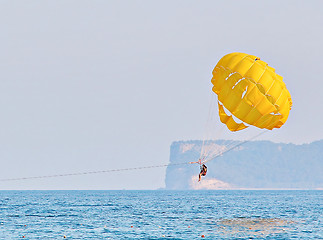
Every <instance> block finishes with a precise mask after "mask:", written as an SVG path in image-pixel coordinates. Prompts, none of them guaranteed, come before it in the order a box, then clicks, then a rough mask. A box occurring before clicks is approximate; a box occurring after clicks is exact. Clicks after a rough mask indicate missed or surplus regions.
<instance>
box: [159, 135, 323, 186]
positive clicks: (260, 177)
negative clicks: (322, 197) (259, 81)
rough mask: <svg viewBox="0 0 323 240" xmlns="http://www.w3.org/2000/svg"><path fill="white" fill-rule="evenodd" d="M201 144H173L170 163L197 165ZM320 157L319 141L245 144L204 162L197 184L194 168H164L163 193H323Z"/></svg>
mask: <svg viewBox="0 0 323 240" xmlns="http://www.w3.org/2000/svg"><path fill="white" fill-rule="evenodd" d="M202 144H203V143H202V141H177V142H173V143H172V145H171V148H170V163H171V164H174V163H182V162H191V161H197V159H198V158H199V156H200V152H201V148H202ZM209 144H210V147H212V148H218V149H229V147H228V145H229V144H230V145H229V146H232V144H239V142H232V141H224V140H219V141H213V142H210V143H209ZM211 145H212V146H211ZM204 147H205V146H204ZM322 155H323V140H320V141H316V142H313V143H310V144H303V145H295V144H283V143H273V142H270V141H253V142H248V143H245V144H243V145H241V146H239V147H237V148H235V149H233V150H231V151H228V152H226V153H224V154H223V155H222V156H219V157H217V158H215V159H214V160H212V161H210V162H208V163H207V164H206V165H207V167H208V173H207V176H206V177H204V178H203V179H202V181H201V182H198V181H197V180H198V173H199V165H198V164H183V165H173V166H172V165H170V166H168V168H167V170H166V180H165V181H166V189H323V157H322Z"/></svg>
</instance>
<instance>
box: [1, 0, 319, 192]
mask: <svg viewBox="0 0 323 240" xmlns="http://www.w3.org/2000/svg"><path fill="white" fill-rule="evenodd" d="M322 9H323V1H319V0H318V1H305V0H304V1H295V0H292V1H280V0H277V1H195V0H194V1H187V0H185V1H184V0H183V1H174V0H171V1H148V0H147V1H135V0H131V1H103V0H102V1H82V0H77V1H43V0H40V1H1V2H0V29H1V38H0V48H1V55H0V68H1V71H0V76H1V81H0V84H1V85H0V110H1V118H0V125H1V128H2V129H1V131H0V142H1V145H0V148H1V149H0V154H1V156H0V159H1V168H0V176H1V179H3V178H15V177H27V176H41V175H51V174H60V173H62V174H64V173H73V172H84V171H95V170H105V169H118V168H127V167H138V166H150V165H160V164H167V163H168V161H169V147H170V145H171V143H172V142H173V141H176V140H190V139H194V140H195V139H196V140H198V139H202V138H203V134H204V127H205V123H206V119H207V114H208V111H209V103H210V98H211V96H212V94H211V87H212V86H211V82H210V79H211V76H212V74H211V73H212V70H213V68H214V66H215V65H216V63H217V61H218V60H219V59H220V58H221V57H222V56H223V55H225V54H227V53H231V52H236V51H237V52H245V53H249V54H254V55H257V56H259V57H260V58H261V59H262V60H264V61H266V62H268V63H269V64H270V65H271V66H272V67H274V68H276V72H277V73H278V74H280V75H282V76H283V77H284V81H285V83H286V85H287V88H288V89H289V91H290V93H291V96H292V99H293V109H292V110H291V112H290V116H289V119H288V120H287V122H286V124H285V125H284V126H283V127H282V128H281V129H278V130H275V131H273V132H270V133H266V134H265V135H263V136H262V137H260V139H268V140H271V141H275V142H286V143H289V142H292V143H297V144H302V143H308V142H312V141H315V140H318V139H322V137H323V130H322V119H323V113H322V110H323V108H322V102H323V101H322V93H321V88H323V80H322V79H321V78H322V69H323V64H322V63H323V61H322V56H323V14H322ZM245 136H246V135H245ZM245 136H244V137H245ZM247 136H248V135H247ZM222 137H223V138H229V137H228V136H227V135H226V132H224V133H223V136H222ZM241 139H242V138H241ZM197 171H198V169H197ZM164 175H165V168H160V169H159V168H157V169H151V170H149V171H148V170H145V171H142V170H141V171H131V172H119V173H110V174H97V175H88V176H76V177H63V178H55V179H43V180H28V181H27V180H26V181H19V182H0V189H156V188H159V187H163V186H164Z"/></svg>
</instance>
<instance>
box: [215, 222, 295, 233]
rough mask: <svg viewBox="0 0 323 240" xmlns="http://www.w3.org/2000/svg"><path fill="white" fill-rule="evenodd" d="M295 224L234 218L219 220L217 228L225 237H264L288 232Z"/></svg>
mask: <svg viewBox="0 0 323 240" xmlns="http://www.w3.org/2000/svg"><path fill="white" fill-rule="evenodd" d="M295 224H296V222H294V221H291V220H283V219H278V218H269V219H264V218H234V219H221V220H219V221H218V222H217V228H218V232H219V233H220V234H223V235H247V236H254V237H263V236H268V235H272V234H278V233H285V232H288V231H290V230H291V228H292V227H294V226H295Z"/></svg>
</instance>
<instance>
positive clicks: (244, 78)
mask: <svg viewBox="0 0 323 240" xmlns="http://www.w3.org/2000/svg"><path fill="white" fill-rule="evenodd" d="M244 79H245V78H240V79H239V81H237V82H236V83H235V84H234V85H233V86H232V89H234V88H235V87H236V86H237V85H238V84H239V82H241V81H242V80H244Z"/></svg>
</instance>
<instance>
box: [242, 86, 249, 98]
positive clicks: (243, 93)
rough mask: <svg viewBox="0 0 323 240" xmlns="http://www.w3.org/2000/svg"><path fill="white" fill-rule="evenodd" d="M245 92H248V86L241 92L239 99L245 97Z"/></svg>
mask: <svg viewBox="0 0 323 240" xmlns="http://www.w3.org/2000/svg"><path fill="white" fill-rule="evenodd" d="M247 91H248V86H247V87H246V89H245V90H244V91H243V92H242V95H241V99H243V98H244V96H245V95H246V93H247Z"/></svg>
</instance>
